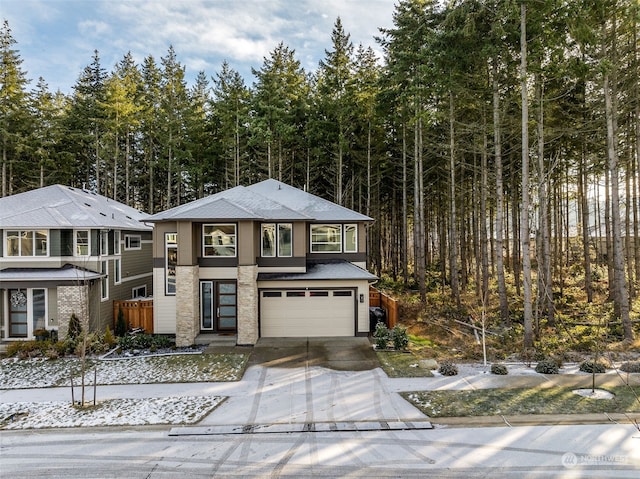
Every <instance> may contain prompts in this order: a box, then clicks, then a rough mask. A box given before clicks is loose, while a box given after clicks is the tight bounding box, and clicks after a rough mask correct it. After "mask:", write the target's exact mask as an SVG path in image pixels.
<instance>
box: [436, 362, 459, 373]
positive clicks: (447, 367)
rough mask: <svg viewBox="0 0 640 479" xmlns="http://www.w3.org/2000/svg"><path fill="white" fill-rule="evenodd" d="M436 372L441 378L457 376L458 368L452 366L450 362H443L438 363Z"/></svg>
mask: <svg viewBox="0 0 640 479" xmlns="http://www.w3.org/2000/svg"><path fill="white" fill-rule="evenodd" d="M438 372H439V373H440V374H442V375H443V376H455V375H457V374H458V366H456V365H455V364H453V363H452V362H451V361H448V360H444V361H442V362H441V363H440V367H439V368H438Z"/></svg>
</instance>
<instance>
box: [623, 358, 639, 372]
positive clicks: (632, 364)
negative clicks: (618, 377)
mask: <svg viewBox="0 0 640 479" xmlns="http://www.w3.org/2000/svg"><path fill="white" fill-rule="evenodd" d="M620 371H624V372H625V373H640V361H627V362H626V363H622V364H621V365H620Z"/></svg>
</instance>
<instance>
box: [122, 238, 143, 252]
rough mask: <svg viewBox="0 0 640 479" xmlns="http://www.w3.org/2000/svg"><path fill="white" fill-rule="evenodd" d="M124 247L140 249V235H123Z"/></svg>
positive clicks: (126, 248)
mask: <svg viewBox="0 0 640 479" xmlns="http://www.w3.org/2000/svg"><path fill="white" fill-rule="evenodd" d="M124 249H125V250H131V249H142V237H141V236H140V235H125V236H124Z"/></svg>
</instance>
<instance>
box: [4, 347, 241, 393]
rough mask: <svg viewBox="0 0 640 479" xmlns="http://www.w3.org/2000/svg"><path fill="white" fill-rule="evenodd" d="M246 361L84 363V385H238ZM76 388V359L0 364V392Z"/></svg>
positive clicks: (226, 357)
mask: <svg viewBox="0 0 640 479" xmlns="http://www.w3.org/2000/svg"><path fill="white" fill-rule="evenodd" d="M247 359H248V356H247V355H243V354H220V355H217V354H187V355H165V356H145V357H134V358H130V359H111V360H97V359H91V360H88V361H87V370H86V373H85V383H86V384H93V380H94V371H95V376H96V382H97V384H103V385H107V384H153V383H184V382H219V381H238V380H239V379H240V378H241V376H242V373H243V371H244V367H245V363H246V361H247ZM71 377H73V382H74V384H80V361H79V360H78V359H77V358H61V359H56V360H47V359H27V360H18V359H15V358H9V359H3V360H1V361H0V389H26V388H47V387H59V386H70V385H71Z"/></svg>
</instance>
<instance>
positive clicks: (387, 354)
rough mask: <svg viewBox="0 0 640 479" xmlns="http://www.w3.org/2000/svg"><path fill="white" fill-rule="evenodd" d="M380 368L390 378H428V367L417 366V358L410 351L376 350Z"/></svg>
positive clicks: (430, 374) (431, 375)
mask: <svg viewBox="0 0 640 479" xmlns="http://www.w3.org/2000/svg"><path fill="white" fill-rule="evenodd" d="M376 354H377V355H378V360H379V361H380V364H381V365H382V369H383V370H384V372H385V373H387V376H389V377H390V378H430V377H433V374H432V373H431V371H430V370H428V369H423V368H420V367H418V358H417V357H416V356H415V355H413V354H412V353H410V352H398V351H376Z"/></svg>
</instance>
